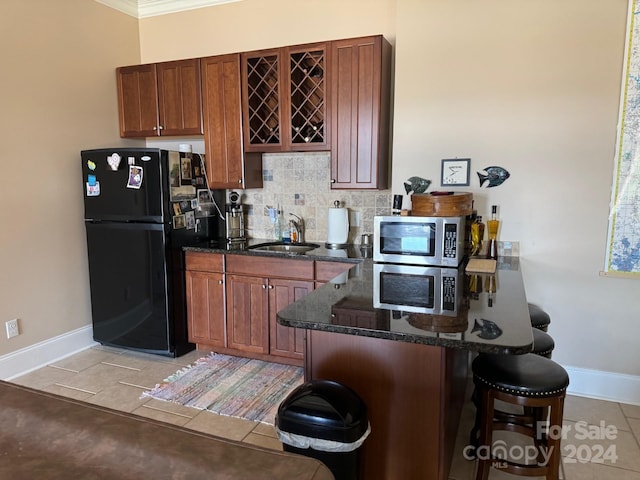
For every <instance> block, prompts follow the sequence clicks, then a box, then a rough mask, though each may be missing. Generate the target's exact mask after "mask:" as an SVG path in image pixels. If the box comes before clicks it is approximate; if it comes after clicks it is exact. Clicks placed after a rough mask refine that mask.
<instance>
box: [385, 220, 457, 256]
mask: <svg viewBox="0 0 640 480" xmlns="http://www.w3.org/2000/svg"><path fill="white" fill-rule="evenodd" d="M465 221H466V218H465V217H412V216H406V217H404V216H376V217H374V220H373V235H374V239H373V260H374V261H375V262H389V263H404V264H410V265H436V266H442V267H457V266H458V265H460V264H461V263H462V261H463V260H464V256H465V248H464V247H465Z"/></svg>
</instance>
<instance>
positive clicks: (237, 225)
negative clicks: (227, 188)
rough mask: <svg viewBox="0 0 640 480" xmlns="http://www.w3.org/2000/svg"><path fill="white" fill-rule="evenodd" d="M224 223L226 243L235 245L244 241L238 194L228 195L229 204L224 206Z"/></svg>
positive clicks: (242, 213)
mask: <svg viewBox="0 0 640 480" xmlns="http://www.w3.org/2000/svg"><path fill="white" fill-rule="evenodd" d="M225 222H226V226H227V229H226V230H227V243H231V244H236V243H244V242H245V241H246V238H245V235H244V210H243V207H242V204H241V203H240V194H239V193H238V192H230V193H229V203H227V204H225Z"/></svg>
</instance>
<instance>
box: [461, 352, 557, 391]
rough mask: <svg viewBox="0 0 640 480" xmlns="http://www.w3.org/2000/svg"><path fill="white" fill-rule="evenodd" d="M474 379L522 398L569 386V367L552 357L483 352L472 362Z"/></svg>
mask: <svg viewBox="0 0 640 480" xmlns="http://www.w3.org/2000/svg"><path fill="white" fill-rule="evenodd" d="M472 370H473V375H474V380H475V381H481V382H483V383H484V384H486V385H488V386H489V387H491V388H494V389H496V390H501V391H503V392H506V393H510V394H513V395H519V396H523V397H550V396H555V395H558V394H559V393H561V392H564V391H565V390H566V389H567V387H568V386H569V375H568V374H567V372H566V370H565V369H564V368H562V367H561V366H560V365H558V364H557V363H556V362H554V361H553V360H549V359H548V358H545V357H541V356H540V355H535V354H533V353H527V354H524V355H495V354H488V353H487V354H480V355H478V356H477V357H476V358H475V360H474V361H473V364H472Z"/></svg>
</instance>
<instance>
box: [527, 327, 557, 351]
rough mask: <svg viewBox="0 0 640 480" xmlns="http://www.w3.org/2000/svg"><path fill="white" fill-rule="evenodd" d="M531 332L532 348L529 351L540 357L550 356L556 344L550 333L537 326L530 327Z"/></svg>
mask: <svg viewBox="0 0 640 480" xmlns="http://www.w3.org/2000/svg"><path fill="white" fill-rule="evenodd" d="M531 332H532V333H533V349H532V350H531V353H535V354H536V355H540V356H541V357H546V358H551V354H552V352H553V349H554V348H555V346H556V344H555V342H554V341H553V338H552V337H551V335H549V334H548V333H545V332H543V331H542V330H538V329H537V328H532V329H531Z"/></svg>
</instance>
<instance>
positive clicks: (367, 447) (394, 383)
mask: <svg viewBox="0 0 640 480" xmlns="http://www.w3.org/2000/svg"><path fill="white" fill-rule="evenodd" d="M468 357H469V352H467V351H465V350H456V349H452V348H443V347H435V346H429V345H419V344H414V343H407V342H397V341H393V340H383V339H379V338H369V337H360V336H356V335H345V334H340V333H332V332H322V331H317V330H311V331H309V332H308V334H307V352H306V357H305V377H306V380H312V379H331V380H335V381H337V382H339V383H342V384H343V385H346V386H348V387H350V388H351V389H353V390H354V391H355V392H356V393H357V394H358V395H359V396H360V398H362V400H363V401H364V403H365V405H366V406H367V415H368V417H369V422H370V425H371V434H370V435H369V437H368V438H367V439H366V440H365V442H364V444H363V445H362V447H361V450H360V451H359V453H360V475H359V478H366V479H367V480H377V479H379V480H404V479H413V478H415V479H429V480H447V479H448V478H449V469H450V466H451V460H452V458H453V453H454V446H455V440H456V433H457V429H458V423H459V419H460V412H461V410H462V405H463V403H464V399H465V387H466V383H467V370H468Z"/></svg>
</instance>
